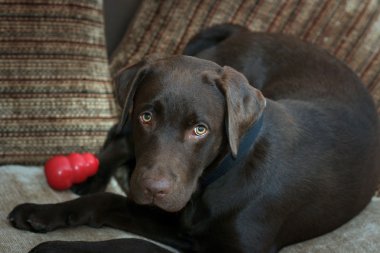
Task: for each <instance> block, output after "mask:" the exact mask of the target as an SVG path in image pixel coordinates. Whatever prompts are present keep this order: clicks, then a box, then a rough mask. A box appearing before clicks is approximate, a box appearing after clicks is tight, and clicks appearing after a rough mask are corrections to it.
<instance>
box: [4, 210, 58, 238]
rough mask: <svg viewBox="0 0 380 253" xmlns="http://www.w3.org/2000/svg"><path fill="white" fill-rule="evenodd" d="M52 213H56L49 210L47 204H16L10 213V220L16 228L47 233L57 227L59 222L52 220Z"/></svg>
mask: <svg viewBox="0 0 380 253" xmlns="http://www.w3.org/2000/svg"><path fill="white" fill-rule="evenodd" d="M51 215H54V214H52V213H51V212H49V211H48V208H46V205H37V204H29V203H26V204H21V205H18V206H16V207H15V208H14V209H13V211H12V212H11V213H10V214H9V215H8V220H9V222H10V223H11V224H12V226H14V227H15V228H18V229H22V230H29V231H32V232H37V233H46V232H48V231H51V230H53V229H54V228H55V227H57V224H54V221H52V220H50V218H49V217H51Z"/></svg>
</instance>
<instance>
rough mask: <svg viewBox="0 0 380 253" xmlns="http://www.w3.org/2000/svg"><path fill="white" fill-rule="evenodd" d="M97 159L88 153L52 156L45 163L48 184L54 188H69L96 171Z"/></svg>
mask: <svg viewBox="0 0 380 253" xmlns="http://www.w3.org/2000/svg"><path fill="white" fill-rule="evenodd" d="M98 167H99V160H98V159H97V158H96V157H95V156H94V155H93V154H90V153H84V154H78V153H72V154H70V155H68V156H53V157H52V158H50V159H49V160H47V161H46V163H45V175H46V179H47V182H48V184H49V185H50V187H51V188H53V189H55V190H66V189H69V188H70V187H71V186H72V185H73V184H78V183H81V182H84V181H85V180H86V179H87V178H88V177H90V176H93V175H95V174H96V172H97V171H98Z"/></svg>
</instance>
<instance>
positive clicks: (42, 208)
mask: <svg viewBox="0 0 380 253" xmlns="http://www.w3.org/2000/svg"><path fill="white" fill-rule="evenodd" d="M8 219H9V221H10V222H11V224H12V225H13V226H14V227H16V228H18V229H23V230H29V231H33V232H48V231H51V230H55V229H57V228H62V227H74V226H80V225H88V226H92V227H101V226H109V227H113V228H117V229H122V230H125V231H128V232H131V233H135V234H138V235H142V236H145V237H148V238H150V239H153V240H156V241H159V242H162V243H165V244H168V245H171V246H173V247H179V248H183V247H188V246H189V245H190V244H189V242H188V241H186V240H185V239H184V238H180V235H179V229H178V228H179V225H178V220H177V215H176V214H171V213H167V212H164V211H162V210H160V209H157V208H153V207H147V206H140V205H137V204H135V203H134V202H132V201H130V200H129V199H128V198H126V197H124V196H121V195H116V194H112V193H98V194H93V195H88V196H84V197H80V198H78V199H75V200H71V201H67V202H62V203H58V204H43V205H38V204H21V205H19V206H17V207H15V208H14V209H13V211H12V212H11V213H10V214H9V216H8Z"/></svg>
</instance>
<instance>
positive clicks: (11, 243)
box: [0, 166, 380, 253]
mask: <svg viewBox="0 0 380 253" xmlns="http://www.w3.org/2000/svg"><path fill="white" fill-rule="evenodd" d="M107 191H110V192H114V193H118V194H123V192H122V190H121V189H120V188H119V187H118V185H117V184H116V181H114V180H112V182H111V184H110V185H109V186H108V188H107ZM0 192H1V196H2V197H1V198H0V238H1V240H0V252H9V253H11V252H28V250H29V249H31V248H32V247H33V246H35V245H36V244H38V243H41V242H44V241H48V240H64V241H72V240H85V241H97V240H107V239H115V238H128V237H131V236H132V234H129V233H127V232H124V231H118V230H115V229H111V228H100V229H94V228H89V227H77V228H72V229H60V230H56V231H53V232H50V233H47V234H36V233H32V232H28V231H21V230H17V229H15V228H13V227H11V226H10V224H9V223H8V221H7V220H6V217H7V216H8V214H9V212H10V211H11V210H12V209H13V207H15V206H16V205H18V204H21V203H24V202H35V203H56V202H60V201H65V200H69V199H73V198H76V197H77V196H76V195H74V194H72V193H71V192H69V191H64V192H57V191H53V190H51V189H50V188H49V186H48V185H47V183H46V181H45V179H44V176H43V172H42V169H41V168H40V167H22V166H2V167H1V166H0ZM133 236H134V237H136V236H135V235H133ZM379 238H380V199H379V198H374V199H373V200H372V202H371V203H370V204H369V205H368V207H367V208H366V209H365V210H364V211H363V212H362V213H360V214H359V215H358V216H357V217H355V218H354V219H352V220H351V221H350V222H348V223H347V224H345V225H343V226H342V227H340V228H338V229H337V230H335V231H333V232H331V233H329V234H326V235H324V236H321V237H318V238H315V239H313V240H309V241H306V242H302V243H299V244H296V245H292V246H289V247H287V248H285V249H283V250H282V251H281V253H304V252H341V253H356V252H367V253H369V252H374V253H375V252H376V253H377V252H378V249H379V248H380V240H379Z"/></svg>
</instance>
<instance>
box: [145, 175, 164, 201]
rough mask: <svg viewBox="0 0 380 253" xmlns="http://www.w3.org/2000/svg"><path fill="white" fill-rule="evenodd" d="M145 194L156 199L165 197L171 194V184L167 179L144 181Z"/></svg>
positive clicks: (147, 179)
mask: <svg viewBox="0 0 380 253" xmlns="http://www.w3.org/2000/svg"><path fill="white" fill-rule="evenodd" d="M143 186H144V193H145V194H147V195H148V194H151V195H152V196H154V197H164V196H165V195H166V194H168V193H169V191H170V188H171V183H170V181H169V180H168V179H166V178H163V177H161V178H145V179H144V180H143Z"/></svg>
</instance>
